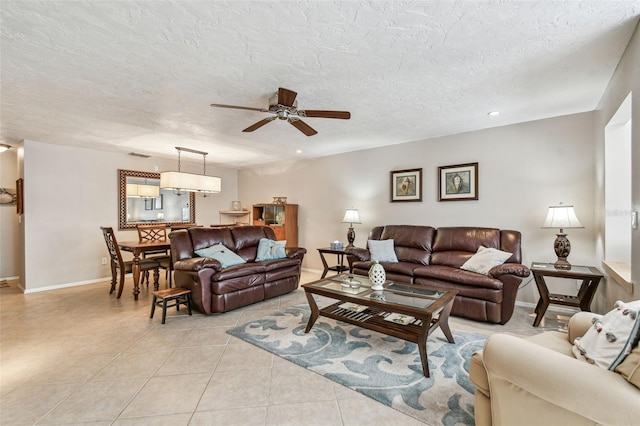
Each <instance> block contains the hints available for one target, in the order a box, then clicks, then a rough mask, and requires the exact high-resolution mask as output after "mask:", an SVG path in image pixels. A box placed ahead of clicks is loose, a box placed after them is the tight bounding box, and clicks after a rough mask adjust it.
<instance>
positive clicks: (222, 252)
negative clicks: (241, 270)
mask: <svg viewBox="0 0 640 426" xmlns="http://www.w3.org/2000/svg"><path fill="white" fill-rule="evenodd" d="M196 254H197V255H198V256H200V257H209V258H211V259H215V260H217V261H218V262H220V265H222V267H223V268H228V267H229V266H234V265H240V264H242V263H247V262H246V261H245V260H244V259H243V258H241V257H240V256H238V255H237V254H235V253H234V252H233V251H231V250H229V249H228V248H227V246H225V245H224V244H222V243H218V244H215V245H212V246H210V247H207V248H203V249H200V250H196Z"/></svg>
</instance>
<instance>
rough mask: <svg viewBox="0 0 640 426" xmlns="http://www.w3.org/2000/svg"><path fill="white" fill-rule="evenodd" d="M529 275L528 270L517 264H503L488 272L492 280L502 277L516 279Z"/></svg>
mask: <svg viewBox="0 0 640 426" xmlns="http://www.w3.org/2000/svg"><path fill="white" fill-rule="evenodd" d="M530 273H531V271H529V268H527V267H526V266H524V265H521V264H519V263H503V264H502V265H498V266H494V267H493V268H491V269H490V270H489V276H491V277H493V278H498V277H501V276H502V275H515V276H516V277H521V278H525V277H528V276H529V274H530Z"/></svg>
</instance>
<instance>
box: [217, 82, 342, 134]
mask: <svg viewBox="0 0 640 426" xmlns="http://www.w3.org/2000/svg"><path fill="white" fill-rule="evenodd" d="M297 96H298V94H297V93H296V92H294V91H292V90H289V89H285V88H283V87H280V88H279V89H278V93H276V94H275V95H274V96H273V97H272V98H270V99H269V108H268V109H264V108H252V107H243V106H237V105H225V104H211V106H212V107H216V108H232V109H245V110H249V111H259V112H266V113H271V114H275V115H274V116H272V117H269V118H265V119H262V120H260V121H258V122H257V123H254V124H252V125H251V126H249V127H247V128H246V129H244V130H243V132H253V131H254V130H257V129H259V128H260V127H262V126H264V125H265V124H268V123H270V122H272V121H274V120H275V119H276V118H277V119H279V120H286V121H287V122H289V124H291V125H292V126H293V127H295V128H296V129H298V130H300V131H301V132H302V133H304V134H305V135H307V136H313V135H315V134H317V133H318V132H317V131H316V130H315V129H314V128H312V127H311V126H309V125H308V124H307V123H305V122H304V121H302V120H301V119H300V117H310V118H336V119H340V120H348V119H350V118H351V113H350V112H349V111H327V110H303V109H298V101H297V100H296V97H297Z"/></svg>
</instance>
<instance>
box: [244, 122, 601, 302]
mask: <svg viewBox="0 0 640 426" xmlns="http://www.w3.org/2000/svg"><path fill="white" fill-rule="evenodd" d="M592 121H593V114H592V113H583V114H577V115H570V116H565V117H557V118H552V119H548V120H540V121H535V122H529V123H522V124H516V125H511V126H505V127H498V128H493V129H487V130H481V131H476V132H470V133H464V134H459V135H453V136H446V137H441V138H435V139H428V140H422V141H417V142H412V143H405V144H399V145H393V146H389V147H384V148H377V149H371V150H366V151H359V152H353V153H348V154H341V155H335V156H330V157H324V158H320V159H316V160H312V161H299V162H295V163H289V164H283V165H280V166H271V167H263V168H254V169H248V170H241V171H240V172H239V176H238V179H239V185H240V197H241V199H242V200H243V202H244V203H256V202H265V201H270V200H271V197H272V196H274V195H283V196H287V197H288V202H291V203H297V204H299V205H300V213H299V215H300V218H299V221H300V229H299V234H300V238H299V243H300V245H301V246H303V247H306V248H307V249H308V250H309V253H308V255H307V256H306V257H305V261H304V266H305V267H307V268H311V269H322V266H321V262H320V258H319V256H318V253H317V251H316V250H315V249H316V248H318V247H325V246H327V245H328V244H329V242H330V241H333V240H336V239H339V240H341V241H346V231H347V227H348V225H346V224H342V223H340V222H341V220H342V217H343V216H344V211H345V209H346V208H349V207H354V208H357V209H359V211H360V219H361V220H362V224H361V225H355V226H354V228H355V230H356V241H355V244H356V246H360V247H363V246H365V245H366V238H367V234H368V232H369V230H370V229H371V228H372V227H373V226H376V225H384V224H418V225H431V226H435V227H440V226H460V225H468V226H486V227H497V228H503V229H516V230H519V231H521V232H522V234H523V244H522V247H523V257H524V263H525V264H530V263H531V262H532V261H555V254H554V251H553V240H554V239H555V232H557V231H554V230H551V229H541V228H540V226H541V225H542V222H543V221H544V218H545V216H546V213H547V207H548V206H549V205H555V204H557V203H558V202H561V201H562V202H564V203H565V204H573V205H574V206H575V210H576V214H577V215H578V217H579V219H580V221H581V222H582V223H583V224H584V225H585V229H576V230H570V231H569V238H570V240H571V243H572V252H571V256H570V261H571V262H573V263H576V264H589V265H594V264H599V259H597V258H596V252H595V235H596V229H597V226H596V224H595V222H594V187H595V168H594V167H593V165H594V163H595V138H594V136H593V131H592ZM309 143H313V141H312V140H310V141H309ZM470 162H478V163H479V190H478V193H479V200H478V201H449V202H438V200H437V192H436V191H437V185H438V183H437V182H438V180H437V176H438V167H439V166H447V165H453V164H463V163H470ZM419 167H421V168H422V169H423V201H422V202H412V203H391V202H390V201H389V199H390V188H389V187H390V175H389V172H390V171H391V170H400V169H412V168H419ZM558 285H559V286H560V287H563V286H564V287H566V291H573V292H575V283H568V282H566V281H565V282H560V283H558ZM534 287H535V285H534V284H533V283H532V282H530V283H529V285H527V286H526V287H525V288H523V289H522V290H521V291H520V293H519V300H521V301H525V302H535V301H537V296H538V293H537V290H535V289H534Z"/></svg>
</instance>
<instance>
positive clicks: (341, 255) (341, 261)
mask: <svg viewBox="0 0 640 426" xmlns="http://www.w3.org/2000/svg"><path fill="white" fill-rule="evenodd" d="M318 253H320V260H322V266H323V267H324V271H322V276H321V277H320V278H324V277H326V276H327V273H328V272H329V271H336V272H337V273H338V274H341V273H343V272H344V271H346V270H348V269H349V267H348V266H344V255H345V254H347V252H346V251H344V250H334V249H332V248H329V247H323V248H319V249H318ZM325 254H335V255H337V256H338V263H339V265H336V266H329V264H328V263H327V259H325V257H324V255H325Z"/></svg>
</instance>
